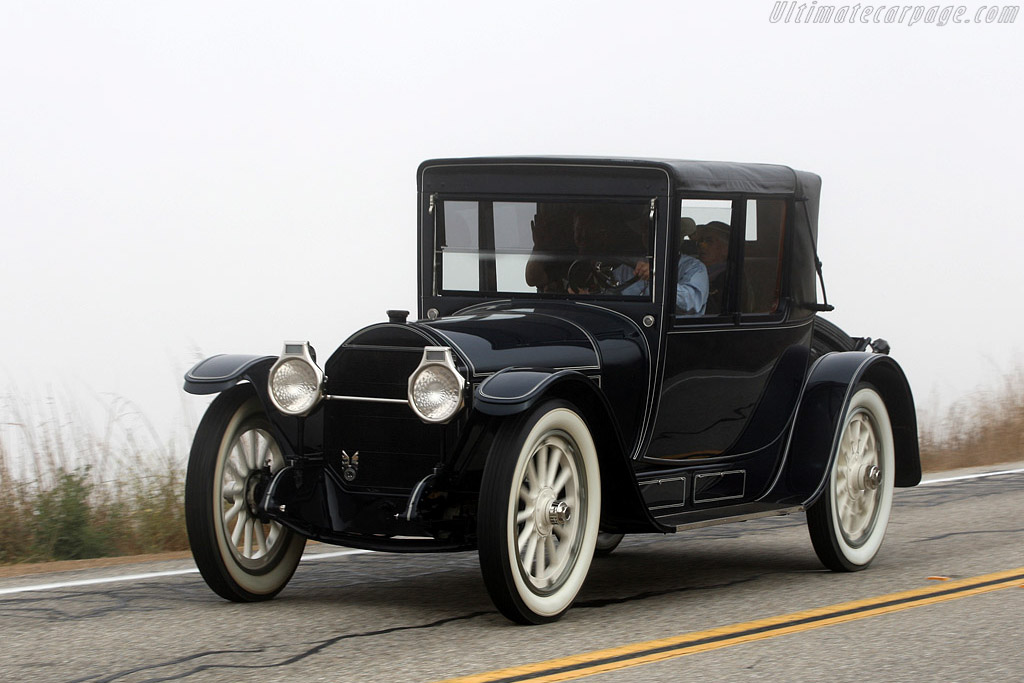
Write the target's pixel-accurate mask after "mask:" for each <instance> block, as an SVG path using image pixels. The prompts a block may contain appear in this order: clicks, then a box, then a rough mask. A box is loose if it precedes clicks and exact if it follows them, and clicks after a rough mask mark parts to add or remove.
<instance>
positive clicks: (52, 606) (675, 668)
mask: <svg viewBox="0 0 1024 683" xmlns="http://www.w3.org/2000/svg"><path fill="white" fill-rule="evenodd" d="M1022 467H1024V463H1021V464H1017V465H1011V466H1005V467H1002V468H998V469H1003V470H1006V469H1020V468H1022ZM989 469H991V470H994V469H996V468H989ZM933 478H934V477H933ZM339 550H340V549H337V548H332V547H325V546H316V547H315V548H314V547H311V551H316V552H320V553H325V552H326V553H328V554H327V555H321V556H320V557H319V558H316V557H311V558H310V559H309V560H308V561H304V562H303V564H302V565H300V567H299V570H298V572H297V573H296V575H295V577H294V578H293V579H292V582H291V583H290V584H289V586H288V587H287V588H286V589H285V590H284V592H282V593H281V595H280V596H278V598H276V599H275V600H273V601H270V602H267V603H260V604H250V605H235V604H231V603H228V602H225V601H223V600H221V599H219V598H217V597H216V596H215V595H214V594H213V593H212V592H211V591H210V590H208V589H207V587H206V585H205V584H204V583H203V581H202V579H201V578H200V576H199V575H198V573H196V572H195V570H194V566H193V565H192V564H191V562H190V561H187V560H179V561H172V562H150V563H146V564H133V565H125V566H119V567H113V568H106V569H96V570H84V571H72V572H61V573H54V574H45V575H40V574H36V575H33V576H22V577H17V578H8V579H3V580H0V679H2V680H5V681H7V680H10V681H171V680H187V681H238V680H265V681H433V680H437V679H443V678H449V677H455V676H469V675H471V674H487V673H488V672H492V671H495V670H499V669H504V668H507V667H516V666H523V665H529V664H532V663H537V662H545V661H547V660H557V661H555V662H553V663H551V664H547V665H544V666H541V667H534V670H533V671H532V672H526V673H523V674H522V676H523V677H521V678H519V679H517V680H570V679H578V678H579V677H581V676H584V677H585V679H586V680H591V681H596V682H600V683H610V682H615V683H619V682H623V681H685V680H707V681H718V680H729V681H752V680H766V681H814V682H815V683H818V682H820V681H822V680H827V681H829V683H835V682H837V681H857V682H858V683H863V682H864V681H916V682H920V681H971V682H974V681H1017V680H1022V679H1024V628H1022V627H1024V579H1020V580H1014V581H1012V582H1010V583H1008V584H1000V583H999V582H998V580H989V581H988V585H987V587H985V586H984V585H983V584H984V581H983V580H975V581H971V580H972V579H974V577H981V576H985V575H989V574H992V573H994V572H1005V571H1007V570H1017V571H1016V572H1013V571H1011V572H1010V575H1011V576H1015V575H1022V574H1024V471H1021V472H1017V473H1013V474H1003V475H999V476H989V477H984V478H976V479H961V480H956V481H949V482H940V483H931V484H928V485H925V486H921V487H918V488H914V489H898V490H897V495H896V503H895V508H894V511H893V515H892V520H891V522H890V526H889V532H888V535H887V537H886V540H885V543H884V545H883V547H882V550H881V553H880V555H879V557H878V558H877V559H876V561H875V563H874V564H873V565H872V566H871V567H870V568H869V569H868V570H867V571H864V572H859V573H855V574H833V573H831V572H827V571H824V570H822V569H821V567H820V565H819V564H818V561H817V558H816V557H815V555H814V551H813V550H812V548H811V544H810V540H809V539H808V536H807V531H806V528H805V526H804V519H803V515H794V516H791V517H786V518H775V519H768V520H759V521H754V522H746V523H741V524H734V525H725V526H719V527H712V528H708V529H702V530H697V531H691V532H687V533H684V534H679V535H674V536H638V537H627V539H626V540H625V541H624V542H623V544H622V545H621V546H620V547H619V549H618V550H616V551H615V553H614V554H613V555H611V556H610V557H608V558H604V559H599V560H595V564H594V566H593V567H592V569H591V574H590V577H589V579H588V581H587V584H586V585H585V587H584V588H583V591H582V593H581V595H580V597H579V599H578V602H577V604H576V606H575V607H574V608H573V609H572V610H571V611H570V612H569V613H568V615H567V616H566V617H565V618H563V619H562V620H561V621H559V622H557V623H555V624H551V625H547V626H541V627H517V626H513V625H511V624H510V623H508V622H507V621H505V620H504V618H502V617H501V616H500V615H499V614H497V613H496V612H495V611H494V608H493V607H492V606H491V604H490V601H489V600H488V597H487V594H486V592H485V590H484V587H483V583H482V581H481V579H480V576H479V569H478V566H477V561H476V555H475V554H473V553H462V554H455V555H384V554H377V553H361V552H356V553H346V554H338V551H339ZM138 575H144V576H141V577H139V576H138ZM145 575H149V576H145ZM133 576H134V578H133ZM964 580H966V581H964ZM964 584H967V587H964ZM974 585H983V589H984V590H985V591H986V592H976V593H972V591H970V590H969V588H970V586H974ZM993 586H994V587H993ZM944 587H952V588H950V589H949V590H946V591H945V592H946V595H945V596H938V597H936V596H935V595H934V593H935V592H936V591H938V590H942V589H944ZM901 591H916V592H915V593H912V594H910V597H907V596H904V597H903V598H899V599H883V600H879V599H878V598H879V596H886V595H889V594H893V593H897V592H901ZM851 602H852V603H855V604H854V605H853V606H852V607H851V606H849V605H848V606H846V607H845V608H840V609H837V610H827V609H826V610H822V611H819V612H817V613H816V614H818V616H817V617H814V618H807V615H802V616H801V615H797V616H796V617H792V616H790V615H794V614H795V613H798V612H802V611H806V610H816V609H818V608H828V607H830V606H834V605H838V604H841V603H851ZM879 604H881V605H882V607H881V608H879V607H878V605H879ZM837 614H838V615H840V617H841V618H842V619H847V620H846V621H840V622H839V623H834V622H835V621H836V620H835V619H832V617H834V616H835V615H837ZM830 615H831V616H830ZM773 617H779V619H776V620H774V621H767V622H766V621H765V620H769V619H770V618H773ZM830 619H831V620H830ZM750 622H755V623H754V624H753V627H751V624H750ZM765 624H769V626H765ZM771 624H774V625H771ZM779 624H781V626H780V625H779ZM734 625H739V626H736V627H735V628H733V629H727V628H725V629H724V627H732V626H734ZM783 627H785V628H783ZM714 629H718V630H717V631H715V630H714ZM723 629H724V630H723ZM709 631H710V633H707V632H709ZM751 633H753V634H754V635H750V634H751ZM688 634H690V635H693V634H696V636H695V637H696V638H697V639H698V641H699V642H703V643H705V645H703V646H699V647H696V646H692V644H687V643H689V642H690V641H692V640H693V638H690V641H687V639H686V638H685V636H687V635H688ZM729 634H740V636H735V635H729ZM743 634H747V635H745V636H744V635H743ZM678 637H684V638H678ZM755 637H756V638H759V639H754V638H755ZM666 638H669V639H671V638H675V640H674V641H671V643H674V645H671V643H670V646H669V647H668V648H667V654H663V655H661V656H664V657H669V658H667V659H663V660H661V661H654V662H652V663H640V660H638V659H637V657H638V654H637V653H643V652H649V651H650V650H651V646H650V645H643V643H647V642H648V641H652V640H655V639H666ZM680 643H682V645H680ZM707 643H711V645H707ZM673 647H675V648H676V649H673ZM701 647H713V648H715V649H709V650H707V651H699V650H700V649H701ZM608 648H621V649H620V650H619V651H618V657H617V659H616V658H612V660H613V661H617V662H618V663H615V664H613V667H620V668H611V670H608V671H606V672H604V673H589V671H590V670H587V669H585V668H581V665H580V664H579V663H578V661H579V660H566V659H564V658H567V657H574V656H580V655H583V656H585V655H588V654H589V653H593V652H596V651H601V650H606V649H608ZM663 650H665V648H663ZM595 658H596V659H598V660H601V661H606V662H607V661H609V658H608V657H607V656H606V655H598V656H596V657H595ZM584 659H585V657H584ZM552 668H554V669H561V670H563V671H566V672H567V673H565V674H563V675H564V676H566V678H559V677H554V678H551V677H548V678H543V677H540V676H541V675H540V674H538V673H536V672H537V671H546V670H550V669H552ZM508 677H509V676H508V675H507V674H493V675H485V676H483V677H481V678H480V679H479V680H505V679H507V678H508Z"/></svg>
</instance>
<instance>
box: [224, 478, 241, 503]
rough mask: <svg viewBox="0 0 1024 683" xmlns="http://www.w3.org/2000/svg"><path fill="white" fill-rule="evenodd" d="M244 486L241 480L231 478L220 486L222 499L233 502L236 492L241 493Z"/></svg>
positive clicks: (236, 495)
mask: <svg viewBox="0 0 1024 683" xmlns="http://www.w3.org/2000/svg"><path fill="white" fill-rule="evenodd" d="M244 490H245V488H244V487H243V486H242V484H241V482H238V481H235V480H231V481H229V482H228V483H227V484H225V485H224V486H223V487H222V488H221V494H222V495H223V496H224V500H227V501H231V502H232V503H233V502H235V499H236V498H237V497H238V494H240V493H242V491H244Z"/></svg>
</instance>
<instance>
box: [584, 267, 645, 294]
mask: <svg viewBox="0 0 1024 683" xmlns="http://www.w3.org/2000/svg"><path fill="white" fill-rule="evenodd" d="M622 265H628V264H627V263H626V262H625V261H622V260H621V259H612V260H611V261H598V260H595V259H577V260H575V261H573V262H572V265H571V266H569V272H568V274H567V280H568V282H569V288H570V289H572V290H573V291H575V292H579V293H605V292H612V293H617V292H621V291H622V290H624V289H625V288H626V287H629V286H630V285H631V284H633V283H634V282H636V281H637V280H639V279H640V277H639V276H638V275H635V274H634V275H633V277H632V278H630V279H628V280H625V281H621V282H620V281H619V279H618V278H616V277H615V269H616V268H618V267H619V266H622Z"/></svg>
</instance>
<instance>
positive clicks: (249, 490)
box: [185, 385, 306, 602]
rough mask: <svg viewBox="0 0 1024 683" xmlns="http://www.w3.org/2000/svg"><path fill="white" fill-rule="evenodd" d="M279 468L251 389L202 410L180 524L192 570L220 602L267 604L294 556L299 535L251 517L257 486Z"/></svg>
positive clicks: (232, 393) (233, 392)
mask: <svg viewBox="0 0 1024 683" xmlns="http://www.w3.org/2000/svg"><path fill="white" fill-rule="evenodd" d="M283 466H284V459H283V457H282V455H281V448H280V446H279V445H278V443H277V441H276V440H275V439H274V437H273V436H272V435H271V430H270V423H269V422H268V421H267V417H266V413H265V412H264V410H263V407H262V406H261V405H260V402H259V400H258V399H257V398H256V395H255V394H254V393H253V391H252V388H251V387H249V386H247V385H240V386H237V387H234V388H232V389H230V390H228V391H226V392H224V393H223V394H221V395H220V396H218V397H217V398H216V399H215V400H214V402H213V403H212V404H210V407H209V408H208V409H207V411H206V414H205V415H204V416H203V419H202V422H200V424H199V429H197V430H196V436H195V440H194V441H193V442H192V451H191V453H190V454H189V461H188V472H187V474H186V476H185V526H186V528H187V530H188V539H189V544H190V545H191V547H192V556H193V557H194V558H195V561H196V565H197V566H198V567H199V572H200V573H201V574H202V575H203V579H205V580H206V583H207V585H209V586H210V588H212V589H213V591H214V592H215V593H217V595H219V596H221V597H222V598H225V599H227V600H233V601H235V602H255V601H259V600H269V599H270V598H272V597H274V596H275V595H277V594H278V593H279V592H280V591H281V589H282V588H284V587H285V585H286V584H287V583H288V581H289V579H291V577H292V574H293V573H294V572H295V568H296V567H297V566H298V564H299V560H300V559H301V558H302V550H303V547H304V546H305V544H306V539H305V537H303V536H302V535H300V534H297V533H295V532H293V531H291V530H290V529H287V528H285V527H283V526H281V525H280V524H278V523H277V522H270V523H267V524H264V523H263V522H261V521H260V520H259V518H258V517H257V516H256V515H255V510H254V500H255V498H256V496H258V492H259V490H260V488H261V487H262V486H264V485H265V484H266V483H267V481H269V478H270V476H271V474H272V473H273V472H276V471H277V470H278V469H280V468H281V467H283Z"/></svg>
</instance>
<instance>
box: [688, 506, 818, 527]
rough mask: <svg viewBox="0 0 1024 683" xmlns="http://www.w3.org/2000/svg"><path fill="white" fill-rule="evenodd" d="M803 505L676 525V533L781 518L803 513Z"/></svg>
mask: <svg viewBox="0 0 1024 683" xmlns="http://www.w3.org/2000/svg"><path fill="white" fill-rule="evenodd" d="M803 511H804V506H803V505H796V506H794V507H791V508H779V509H776V510H762V511H760V512H749V513H747V514H744V515H733V516H732V517H719V518H718V519H702V520H699V521H696V522H687V523H685V524H677V525H676V531H683V530H685V529H700V528H702V527H706V526H717V525H719V524H729V523H730V522H747V521H750V520H752V519H760V518H761V517H783V516H785V515H791V514H793V513H794V512H803Z"/></svg>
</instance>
